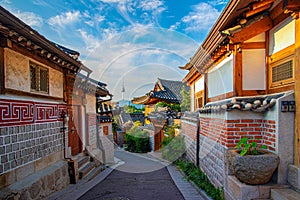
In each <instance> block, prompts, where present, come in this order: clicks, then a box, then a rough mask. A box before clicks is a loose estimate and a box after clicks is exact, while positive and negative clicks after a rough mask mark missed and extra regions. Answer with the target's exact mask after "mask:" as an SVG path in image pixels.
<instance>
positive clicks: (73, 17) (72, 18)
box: [48, 11, 81, 27]
mask: <svg viewBox="0 0 300 200" xmlns="http://www.w3.org/2000/svg"><path fill="white" fill-rule="evenodd" d="M80 17H81V14H80V12H79V11H73V12H71V11H68V12H65V13H62V14H60V15H56V16H54V17H51V18H50V19H49V20H48V23H49V24H50V25H52V26H60V27H64V26H65V25H68V24H73V23H76V22H77V21H79V19H80Z"/></svg>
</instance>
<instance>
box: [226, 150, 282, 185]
mask: <svg viewBox="0 0 300 200" xmlns="http://www.w3.org/2000/svg"><path fill="white" fill-rule="evenodd" d="M228 153H229V158H228V161H229V167H230V169H231V171H232V172H233V174H234V175H235V176H236V178H237V179H239V180H240V181H241V182H243V183H246V184H250V185H258V184H265V183H268V182H269V181H270V180H271V178H272V175H273V173H274V172H275V170H276V168H277V166H278V164H279V157H278V156H277V155H275V154H272V153H270V152H266V151H262V154H260V155H246V156H241V155H240V154H239V152H238V151H236V150H229V152H228Z"/></svg>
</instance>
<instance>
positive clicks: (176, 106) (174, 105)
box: [154, 101, 181, 112]
mask: <svg viewBox="0 0 300 200" xmlns="http://www.w3.org/2000/svg"><path fill="white" fill-rule="evenodd" d="M158 107H162V108H164V107H169V108H170V109H171V110H174V111H177V112H180V110H181V108H180V104H178V103H167V102H164V101H161V102H158V103H156V104H155V106H154V108H155V110H157V108H158Z"/></svg>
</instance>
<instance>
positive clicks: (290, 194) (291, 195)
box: [271, 188, 300, 200]
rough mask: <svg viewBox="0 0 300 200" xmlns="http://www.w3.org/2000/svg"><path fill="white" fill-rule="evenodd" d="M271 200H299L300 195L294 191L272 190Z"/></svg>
mask: <svg viewBox="0 0 300 200" xmlns="http://www.w3.org/2000/svg"><path fill="white" fill-rule="evenodd" d="M271 198H272V199H273V200H299V199H300V193H299V192H296V191H295V190H292V189H288V188H285V189H272V190H271Z"/></svg>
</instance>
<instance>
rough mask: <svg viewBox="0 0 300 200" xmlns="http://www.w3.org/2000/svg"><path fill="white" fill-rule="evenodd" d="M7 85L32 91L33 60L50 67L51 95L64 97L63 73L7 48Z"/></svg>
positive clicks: (5, 55) (14, 88) (7, 86)
mask: <svg viewBox="0 0 300 200" xmlns="http://www.w3.org/2000/svg"><path fill="white" fill-rule="evenodd" d="M4 58H5V59H4V65H5V87H6V88H9V89H13V90H18V91H23V92H30V70H29V62H30V61H32V62H34V63H36V64H38V65H40V66H42V67H45V68H48V69H49V96H52V97H58V98H63V73H62V72H60V71H57V70H55V69H53V68H49V67H47V66H45V65H43V64H41V63H39V62H37V61H35V60H32V59H30V58H29V57H26V56H24V55H22V54H19V53H17V52H15V51H12V50H10V49H7V48H5V49H4Z"/></svg>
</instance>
